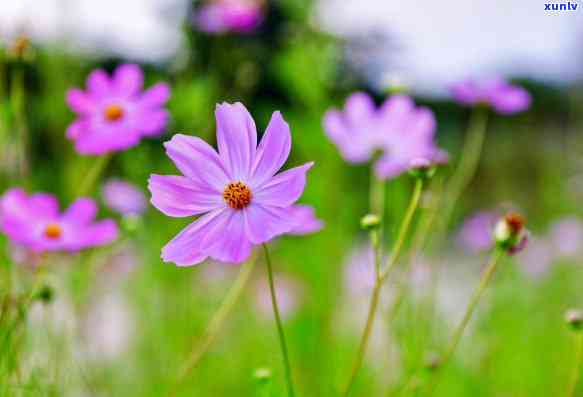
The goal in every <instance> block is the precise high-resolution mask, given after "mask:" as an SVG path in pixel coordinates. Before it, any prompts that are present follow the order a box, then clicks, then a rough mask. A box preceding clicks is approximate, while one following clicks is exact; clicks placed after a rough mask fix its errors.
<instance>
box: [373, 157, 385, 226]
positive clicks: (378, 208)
mask: <svg viewBox="0 0 583 397" xmlns="http://www.w3.org/2000/svg"><path fill="white" fill-rule="evenodd" d="M369 183H370V186H369V200H370V209H369V211H370V213H371V214H374V215H377V216H379V217H380V218H381V219H382V218H383V215H384V213H385V211H384V209H385V183H384V181H381V180H379V179H378V178H377V177H376V175H375V172H374V168H373V167H371V168H370V182H369Z"/></svg>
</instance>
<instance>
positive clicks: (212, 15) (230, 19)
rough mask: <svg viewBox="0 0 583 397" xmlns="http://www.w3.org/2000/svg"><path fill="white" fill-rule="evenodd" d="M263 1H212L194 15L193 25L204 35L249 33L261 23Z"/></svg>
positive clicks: (263, 11)
mask: <svg viewBox="0 0 583 397" xmlns="http://www.w3.org/2000/svg"><path fill="white" fill-rule="evenodd" d="M264 13H265V10H264V5H263V0H213V1H207V2H206V3H205V4H203V5H202V6H201V7H200V8H199V9H198V10H197V11H196V13H195V15H194V21H193V22H194V24H195V25H196V27H198V28H199V29H200V30H201V31H203V32H206V33H215V34H219V33H226V32H234V33H251V32H253V31H254V30H255V29H257V27H258V26H259V25H260V24H261V23H262V22H263V18H264Z"/></svg>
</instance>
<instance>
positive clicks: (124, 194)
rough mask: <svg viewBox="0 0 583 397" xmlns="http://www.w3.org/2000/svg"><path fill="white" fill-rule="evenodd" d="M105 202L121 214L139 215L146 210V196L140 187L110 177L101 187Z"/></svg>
mask: <svg viewBox="0 0 583 397" xmlns="http://www.w3.org/2000/svg"><path fill="white" fill-rule="evenodd" d="M102 197H103V201H104V202H105V204H106V205H107V206H108V207H109V208H111V209H112V210H114V211H116V212H118V213H120V214H121V215H141V214H142V213H143V212H144V211H145V210H146V205H147V204H146V197H145V196H144V193H143V192H142V190H141V189H140V188H138V187H137V186H134V185H132V184H131V183H129V182H126V181H123V180H121V179H110V180H108V181H107V182H106V183H105V184H104V185H103V189H102Z"/></svg>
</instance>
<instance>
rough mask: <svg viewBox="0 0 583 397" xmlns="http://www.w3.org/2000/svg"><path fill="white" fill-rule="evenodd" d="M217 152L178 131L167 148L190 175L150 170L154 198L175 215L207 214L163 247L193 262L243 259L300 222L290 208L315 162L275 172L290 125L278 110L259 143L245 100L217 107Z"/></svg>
mask: <svg viewBox="0 0 583 397" xmlns="http://www.w3.org/2000/svg"><path fill="white" fill-rule="evenodd" d="M215 115H216V119H217V142H218V153H217V152H216V151H215V150H214V149H213V148H212V147H211V146H210V145H209V144H207V143H206V142H204V141H203V140H202V139H200V138H196V137H192V136H186V135H181V134H177V135H175V136H174V137H173V138H172V139H171V140H170V141H169V142H167V143H166V144H165V147H166V153H167V154H168V156H169V157H170V158H171V159H172V161H173V162H174V164H175V165H176V166H177V167H178V169H179V170H180V171H181V172H182V173H183V174H184V176H162V175H155V174H153V175H151V177H150V180H149V184H148V188H149V189H150V192H151V194H152V199H151V202H152V204H153V205H154V206H155V207H156V208H158V209H159V210H160V211H161V212H163V213H164V214H166V215H168V216H173V217H187V216H196V215H200V218H198V219H197V220H196V221H195V222H193V223H192V224H190V225H189V226H187V227H186V228H185V229H184V230H182V232H180V233H179V234H178V235H177V236H176V237H175V238H174V239H173V240H172V241H170V242H169V243H168V244H167V245H166V246H165V247H164V248H163V249H162V259H163V260H164V261H166V262H174V263H175V264H177V265H178V266H189V265H194V264H197V263H200V262H202V261H204V260H205V259H206V258H207V257H211V258H213V259H216V260H218V261H221V262H233V263H241V262H243V261H244V260H246V259H247V258H248V257H249V255H250V254H251V248H252V247H253V245H257V244H261V243H264V242H267V241H269V240H271V239H273V238H274V237H276V236H279V235H281V234H284V233H288V232H290V231H291V230H292V229H293V228H294V227H296V226H297V220H296V218H295V217H293V216H291V215H290V211H289V208H290V207H291V206H293V205H294V204H295V202H296V201H297V200H298V199H299V198H300V196H301V195H302V193H303V191H304V187H305V184H306V173H307V171H308V170H309V169H310V168H311V167H312V165H313V163H307V164H304V165H302V166H299V167H295V168H292V169H289V170H287V171H284V172H281V173H278V174H276V173H277V172H278V171H279V169H280V168H281V167H282V166H283V164H284V163H285V161H286V160H287V158H288V156H289V153H290V150H291V134H290V129H289V125H288V124H287V123H286V122H285V121H284V119H283V117H282V116H281V114H280V113H279V112H274V113H273V115H272V117H271V121H270V122H269V125H268V126H267V129H266V131H265V134H264V135H263V138H262V140H261V143H260V144H259V146H257V131H256V128H255V122H254V121H253V118H252V117H251V115H250V114H249V112H248V111H247V109H246V108H245V106H243V105H242V104H241V103H236V104H234V105H232V104H228V103H223V104H221V105H218V106H217V108H216V112H215Z"/></svg>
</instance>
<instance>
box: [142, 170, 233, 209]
mask: <svg viewBox="0 0 583 397" xmlns="http://www.w3.org/2000/svg"><path fill="white" fill-rule="evenodd" d="M148 189H149V190H150V192H151V193H152V200H151V202H152V205H154V207H156V208H158V209H159V210H160V211H161V212H163V213H164V214H166V215H168V216H174V217H184V216H193V215H199V214H202V213H205V212H209V211H212V210H214V209H217V208H222V207H224V206H225V202H224V200H223V198H222V196H221V194H220V193H218V192H217V191H216V190H213V189H209V188H207V187H206V185H198V184H197V183H196V182H194V181H193V180H191V179H188V178H185V177H183V176H163V175H156V174H152V175H151V176H150V179H149V180H148Z"/></svg>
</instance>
